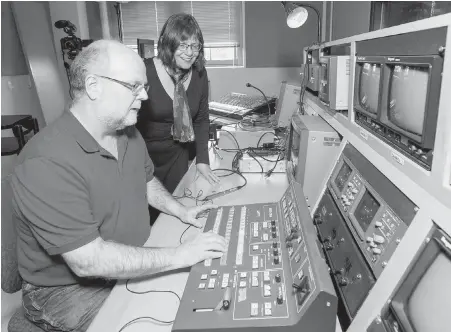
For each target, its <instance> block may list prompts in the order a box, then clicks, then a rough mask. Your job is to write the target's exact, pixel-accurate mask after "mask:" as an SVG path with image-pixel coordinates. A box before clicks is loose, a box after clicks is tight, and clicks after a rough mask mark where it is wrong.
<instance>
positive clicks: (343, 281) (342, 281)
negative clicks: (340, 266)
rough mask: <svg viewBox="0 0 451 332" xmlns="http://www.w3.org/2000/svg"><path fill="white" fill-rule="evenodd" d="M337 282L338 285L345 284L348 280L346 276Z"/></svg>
mask: <svg viewBox="0 0 451 332" xmlns="http://www.w3.org/2000/svg"><path fill="white" fill-rule="evenodd" d="M338 283H339V284H340V286H347V285H348V283H349V281H348V279H347V278H340V279H339V280H338Z"/></svg>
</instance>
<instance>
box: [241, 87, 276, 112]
mask: <svg viewBox="0 0 451 332" xmlns="http://www.w3.org/2000/svg"><path fill="white" fill-rule="evenodd" d="M246 86H247V87H248V88H254V89H255V90H258V91H260V93H261V94H262V95H263V98H265V100H266V105H267V106H268V116H271V107H270V106H269V101H268V98H266V95H265V94H264V93H263V91H262V90H260V89H259V88H257V87H256V86H254V85H252V84H250V83H246Z"/></svg>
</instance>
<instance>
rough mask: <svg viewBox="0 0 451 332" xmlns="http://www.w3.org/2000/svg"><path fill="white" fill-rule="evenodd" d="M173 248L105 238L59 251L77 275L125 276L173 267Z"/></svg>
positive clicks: (174, 265) (139, 274)
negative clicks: (135, 244) (151, 246)
mask: <svg viewBox="0 0 451 332" xmlns="http://www.w3.org/2000/svg"><path fill="white" fill-rule="evenodd" d="M175 253H176V248H162V249H159V248H145V247H143V248H140V247H132V246H127V245H124V244H120V243H116V242H109V241H104V240H102V238H100V237H98V238H96V239H95V240H94V241H92V242H90V243H88V244H86V245H84V246H83V247H80V248H77V249H75V250H72V251H70V252H67V253H64V254H62V256H63V258H64V260H65V261H66V263H67V264H68V265H69V267H70V268H71V269H72V271H73V272H74V273H75V274H76V275H78V276H79V277H101V278H111V279H127V278H134V277H138V276H142V275H150V274H154V273H158V272H162V271H167V270H172V269H176V268H178V267H179V266H177V263H176V259H175V258H176V257H175Z"/></svg>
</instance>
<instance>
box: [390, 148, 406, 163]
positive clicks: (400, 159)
mask: <svg viewBox="0 0 451 332" xmlns="http://www.w3.org/2000/svg"><path fill="white" fill-rule="evenodd" d="M391 156H392V158H393V159H394V160H396V162H397V163H398V164H400V165H404V158H403V157H402V156H401V155H400V154H398V153H396V152H395V151H392V152H391Z"/></svg>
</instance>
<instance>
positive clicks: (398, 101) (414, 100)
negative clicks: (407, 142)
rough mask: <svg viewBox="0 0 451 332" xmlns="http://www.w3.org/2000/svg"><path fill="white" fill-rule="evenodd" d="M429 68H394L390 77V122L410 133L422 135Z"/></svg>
mask: <svg viewBox="0 0 451 332" xmlns="http://www.w3.org/2000/svg"><path fill="white" fill-rule="evenodd" d="M428 81H429V68H425V67H415V66H400V65H399V66H398V65H397V66H393V67H392V72H391V77H390V91H389V102H390V104H389V109H390V111H389V114H388V115H389V120H390V121H391V122H392V123H393V124H394V125H396V126H398V127H399V128H401V129H403V130H406V131H408V132H410V133H413V134H417V135H422V134H423V122H424V114H425V112H426V99H427V91H428V89H427V86H428Z"/></svg>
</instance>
